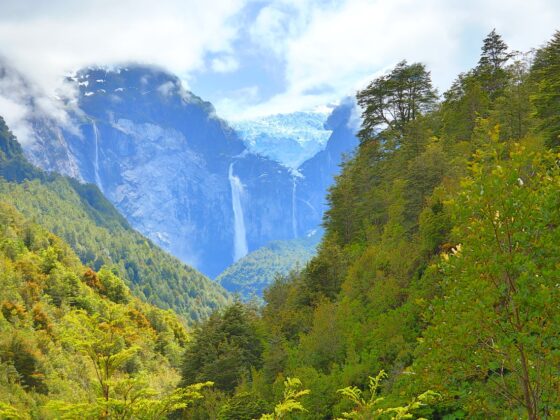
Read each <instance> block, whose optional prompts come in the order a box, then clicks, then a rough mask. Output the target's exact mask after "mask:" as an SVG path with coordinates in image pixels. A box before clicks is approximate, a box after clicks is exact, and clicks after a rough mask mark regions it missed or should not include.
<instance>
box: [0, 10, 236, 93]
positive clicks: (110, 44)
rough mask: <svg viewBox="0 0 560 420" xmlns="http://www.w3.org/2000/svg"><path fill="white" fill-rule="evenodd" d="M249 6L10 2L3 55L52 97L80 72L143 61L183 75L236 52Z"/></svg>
mask: <svg viewBox="0 0 560 420" xmlns="http://www.w3.org/2000/svg"><path fill="white" fill-rule="evenodd" d="M244 2H245V0H213V1H212V2H211V5H210V4H208V3H206V4H204V3H203V2H201V1H200V0H159V1H158V2H157V3H155V2H153V1H152V0H119V1H111V0H89V1H80V2H74V1H71V0H49V1H48V2H45V1H42V0H35V1H25V2H22V1H21V0H3V1H2V13H1V14H0V53H1V54H3V55H4V56H5V57H7V58H8V59H9V61H10V64H12V65H14V66H15V67H16V68H18V69H21V70H22V71H23V72H24V73H25V74H27V75H29V76H30V77H32V79H33V80H34V81H35V82H37V83H38V84H39V85H40V86H42V87H44V88H46V89H49V90H51V91H52V89H53V87H54V86H56V83H57V82H58V81H59V80H60V76H61V74H63V73H65V72H67V71H73V70H76V69H78V68H80V67H83V66H87V65H92V64H103V65H111V64H118V63H123V62H140V63H149V64H156V65H159V66H162V67H165V68H167V69H169V70H171V71H173V72H175V73H178V74H179V75H180V76H181V77H185V76H186V75H188V73H189V72H190V71H192V70H194V69H200V68H203V66H204V55H205V54H206V53H208V52H222V51H227V50H229V49H230V46H231V42H232V40H233V39H234V38H235V36H236V34H237V27H236V23H235V21H234V20H233V19H232V18H233V17H234V16H235V15H236V14H237V13H238V12H239V11H240V10H241V8H242V7H243V5H244Z"/></svg>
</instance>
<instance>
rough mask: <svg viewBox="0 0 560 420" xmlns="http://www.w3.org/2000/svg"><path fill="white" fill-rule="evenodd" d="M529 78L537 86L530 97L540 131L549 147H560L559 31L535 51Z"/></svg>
mask: <svg viewBox="0 0 560 420" xmlns="http://www.w3.org/2000/svg"><path fill="white" fill-rule="evenodd" d="M531 76H532V77H533V79H534V80H535V83H536V85H537V89H536V91H535V92H534V93H533V95H532V99H533V104H534V106H535V109H536V115H537V117H538V118H539V119H540V125H539V128H540V131H541V132H542V133H543V134H544V136H545V138H546V142H547V145H548V146H549V147H557V146H560V115H559V114H558V102H559V101H560V31H557V32H556V33H555V34H554V36H553V37H552V39H551V40H550V41H549V42H548V43H547V44H546V45H545V47H544V48H541V49H540V50H539V51H537V54H536V57H535V63H534V66H533V69H532V71H531Z"/></svg>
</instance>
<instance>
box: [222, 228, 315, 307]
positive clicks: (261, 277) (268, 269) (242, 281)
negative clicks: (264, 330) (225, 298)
mask: <svg viewBox="0 0 560 420" xmlns="http://www.w3.org/2000/svg"><path fill="white" fill-rule="evenodd" d="M319 238H320V237H319V235H318V234H317V235H313V236H310V237H306V238H299V239H292V240H285V241H273V242H270V243H269V244H267V245H265V246H263V247H261V248H259V249H257V250H255V251H253V252H250V253H249V254H247V255H246V256H245V257H243V258H241V259H239V260H238V261H236V262H235V263H234V264H232V265H231V266H229V267H228V268H227V269H225V270H224V271H223V272H222V273H221V274H220V275H219V276H218V277H216V282H218V283H219V284H221V285H222V286H223V287H224V288H225V289H226V290H228V291H229V292H232V293H237V294H239V296H240V297H241V298H242V299H244V300H249V299H251V298H257V299H258V298H260V297H261V296H262V294H263V291H264V289H266V288H267V287H268V286H270V285H271V284H272V283H273V282H274V279H275V278H276V276H277V275H282V276H285V275H287V274H288V273H289V272H290V271H292V270H301V268H302V267H304V266H305V264H306V263H307V262H308V261H309V260H310V259H311V258H313V256H314V255H315V254H316V248H317V242H318V241H319Z"/></svg>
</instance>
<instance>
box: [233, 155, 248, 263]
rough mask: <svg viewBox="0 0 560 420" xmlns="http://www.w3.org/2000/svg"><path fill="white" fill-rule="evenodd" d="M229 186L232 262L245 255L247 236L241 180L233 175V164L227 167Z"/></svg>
mask: <svg viewBox="0 0 560 420" xmlns="http://www.w3.org/2000/svg"><path fill="white" fill-rule="evenodd" d="M228 178H229V185H230V187H231V207H232V209H233V229H234V230H233V261H234V262H235V261H237V260H238V259H240V258H242V257H244V256H245V255H247V252H248V248H247V235H246V232H245V221H244V220H243V206H242V205H241V196H242V195H243V193H244V190H243V184H242V183H241V180H240V179H239V178H238V177H236V176H235V175H234V174H233V163H230V165H229V174H228Z"/></svg>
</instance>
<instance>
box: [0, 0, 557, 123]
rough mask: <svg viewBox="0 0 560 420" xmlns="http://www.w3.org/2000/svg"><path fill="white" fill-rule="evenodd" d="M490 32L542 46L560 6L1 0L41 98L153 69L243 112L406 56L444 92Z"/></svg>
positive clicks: (304, 101)
mask: <svg viewBox="0 0 560 420" xmlns="http://www.w3.org/2000/svg"><path fill="white" fill-rule="evenodd" d="M494 27H495V28H496V29H497V30H498V32H500V33H501V34H502V35H503V37H504V39H505V40H506V41H507V42H508V44H509V45H510V46H511V47H512V48H514V49H518V50H527V49H529V48H531V47H536V46H539V45H541V44H542V43H544V42H545V41H546V40H547V39H549V38H550V36H551V35H552V34H553V32H554V31H555V30H556V29H560V2H559V1H557V0H530V1H529V0H485V1H483V0H470V1H459V0H422V1H419V0H322V1H319V0H276V1H262V0H211V1H209V0H206V1H203V0H160V1H151V0H120V1H118V2H116V1H112V0H88V1H80V2H76V1H70V0H50V1H48V2H45V1H43V0H0V55H2V56H3V57H4V58H5V59H6V60H7V61H8V62H9V63H11V64H12V65H13V66H15V67H16V68H18V69H20V70H21V71H22V72H23V73H24V74H25V75H26V76H28V77H29V78H30V79H31V80H33V81H34V82H35V83H36V84H37V86H39V87H40V88H41V89H42V90H43V91H45V92H46V93H47V95H52V94H53V92H54V90H55V88H56V87H57V84H58V82H59V81H60V76H61V75H62V74H64V73H66V72H71V71H74V70H76V69H78V68H80V67H82V66H87V65H108V66H111V65H119V64H122V63H127V62H140V63H146V64H156V65H158V66H162V67H164V68H167V69H169V70H170V71H172V72H174V73H176V74H178V75H179V76H180V77H181V79H182V80H183V81H184V83H185V85H186V87H187V88H189V89H190V90H192V91H193V92H194V93H196V94H197V95H199V96H201V97H203V98H204V99H207V100H210V101H211V102H213V103H214V104H215V106H216V108H217V111H218V114H219V115H221V116H224V117H226V118H229V119H242V118H250V117H254V116H259V115H267V114H273V113H279V112H284V113H285V112H292V111H298V110H308V109H317V108H320V107H324V106H325V105H326V104H329V103H333V102H336V101H338V100H339V99H340V98H342V97H344V96H346V95H351V94H353V93H354V92H355V91H356V89H359V88H361V87H363V86H364V85H365V84H366V83H367V82H368V81H369V80H371V79H372V78H373V77H375V76H376V75H378V74H380V73H382V72H383V71H386V70H387V69H389V68H390V67H391V66H393V65H394V64H395V63H396V62H398V61H400V60H401V59H408V60H409V61H422V62H424V63H426V64H427V66H428V68H429V69H430V70H431V71H432V76H433V79H434V83H435V84H436V86H437V87H438V88H439V89H440V91H443V90H444V89H446V88H447V87H448V86H449V84H450V83H451V81H452V80H453V78H454V77H455V76H456V75H457V74H458V73H459V72H460V71H464V70H467V69H469V68H470V67H472V66H473V65H474V64H475V63H476V61H477V58H478V54H479V51H480V45H481V42H482V39H483V38H484V36H485V35H486V34H487V33H488V32H489V31H490V30H491V29H492V28H494ZM0 99H1V98H0ZM1 105H2V101H1V100H0V107H1ZM1 112H2V109H0V113H1Z"/></svg>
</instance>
